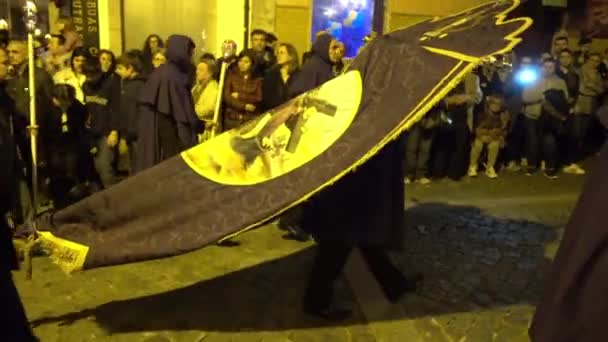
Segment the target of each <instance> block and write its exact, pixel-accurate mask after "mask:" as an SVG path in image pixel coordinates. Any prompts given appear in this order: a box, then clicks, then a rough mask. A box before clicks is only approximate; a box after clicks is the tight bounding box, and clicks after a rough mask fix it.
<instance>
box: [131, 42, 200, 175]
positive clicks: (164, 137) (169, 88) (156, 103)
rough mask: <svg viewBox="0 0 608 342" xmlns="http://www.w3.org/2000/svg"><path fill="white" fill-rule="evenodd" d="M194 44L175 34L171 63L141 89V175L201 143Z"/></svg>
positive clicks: (169, 49)
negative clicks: (195, 98) (193, 88)
mask: <svg viewBox="0 0 608 342" xmlns="http://www.w3.org/2000/svg"><path fill="white" fill-rule="evenodd" d="M193 49H194V43H193V42H192V40H191V39H190V38H188V37H186V36H180V35H173V36H171V37H169V41H168V43H167V64H165V65H162V66H161V67H159V68H158V69H156V70H154V72H152V74H151V75H150V76H149V77H148V80H147V81H146V83H145V84H144V86H143V87H142V88H141V91H140V96H139V100H138V101H139V104H140V115H139V123H138V127H139V129H138V141H137V160H136V170H137V172H139V171H142V170H145V169H147V168H149V167H152V166H154V165H156V164H158V163H160V162H161V161H163V160H165V159H168V158H170V157H173V156H174V155H176V154H177V153H179V152H180V151H182V150H184V149H187V148H190V147H192V146H194V145H196V144H197V142H198V140H197V132H198V131H199V130H200V129H201V126H202V124H201V123H200V122H199V120H198V118H197V116H196V112H195V111H194V101H193V100H192V93H191V92H190V88H191V75H192V70H191V69H192V65H191V64H190V56H191V52H192V50H193Z"/></svg>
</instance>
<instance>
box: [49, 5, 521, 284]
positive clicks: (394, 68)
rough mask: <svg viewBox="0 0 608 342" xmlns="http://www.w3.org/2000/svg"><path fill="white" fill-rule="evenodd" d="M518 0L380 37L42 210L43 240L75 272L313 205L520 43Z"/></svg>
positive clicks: (208, 239) (213, 237)
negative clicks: (113, 180)
mask: <svg viewBox="0 0 608 342" xmlns="http://www.w3.org/2000/svg"><path fill="white" fill-rule="evenodd" d="M518 4H519V1H515V0H513V1H497V2H496V1H493V2H491V3H488V4H486V5H483V6H479V7H476V8H475V9H472V10H469V11H465V12H463V13H459V14H455V15H453V16H450V17H446V18H442V19H437V20H432V21H426V22H422V23H419V24H417V25H414V26H411V27H408V28H406V29H402V30H398V31H395V32H391V33H390V34H388V35H386V36H382V37H379V38H377V39H375V40H373V41H372V42H370V43H369V45H368V46H366V47H365V48H363V50H362V52H361V53H360V54H359V55H358V56H357V57H356V58H355V60H354V61H353V64H352V66H351V71H349V72H348V73H346V74H344V75H342V76H340V77H338V78H336V79H334V80H332V81H330V82H328V83H326V84H324V85H322V86H320V87H319V88H317V89H314V90H311V91H309V92H307V93H304V94H302V95H301V96H299V97H298V98H295V99H293V100H292V101H291V102H288V103H286V104H285V105H282V106H280V107H279V108H276V109H274V110H271V111H270V112H268V113H266V114H263V115H262V116H261V117H260V118H258V119H257V120H254V121H252V122H250V123H247V124H245V125H244V126H242V127H240V128H237V129H234V130H232V131H228V132H225V133H223V134H222V135H219V136H217V137H215V138H214V139H211V140H208V141H206V142H204V143H202V144H200V145H199V146H196V147H194V148H192V149H189V150H187V151H185V152H183V153H182V154H181V155H180V156H176V157H174V158H171V159H169V160H166V161H164V162H163V163H161V164H159V165H157V166H155V167H153V168H150V169H148V170H145V171H144V172H142V173H140V174H137V175H136V176H134V177H131V178H128V179H126V180H125V181H123V182H121V183H119V184H116V185H114V186H112V187H110V188H109V189H106V190H104V191H101V192H98V193H95V194H93V195H92V196H90V197H89V198H86V199H84V200H82V201H80V202H78V203H75V204H74V205H71V206H69V207H67V208H65V209H62V210H60V211H58V212H56V213H53V214H47V215H45V216H43V217H41V218H40V219H39V222H38V227H39V228H40V231H39V234H40V237H41V240H42V241H43V245H44V246H45V247H46V249H48V250H49V251H50V254H51V257H52V258H53V259H54V260H55V261H56V262H57V263H58V264H59V265H60V266H61V267H62V268H63V269H64V270H66V271H67V272H72V271H78V270H83V269H90V268H95V267H100V266H108V265H117V264H123V263H128V262H135V261H140V260H149V259H153V258H160V257H167V256H172V255H176V254H181V253H186V252H188V251H192V250H195V249H199V248H202V247H204V246H206V245H208V244H211V243H214V242H216V241H218V240H220V239H223V238H226V237H228V236H231V235H233V234H238V233H242V232H244V231H246V230H247V229H251V228H254V227H257V226H259V225H261V224H263V223H265V222H268V220H270V219H272V218H274V217H277V216H278V215H280V214H281V213H283V212H285V211H286V210H289V209H290V208H293V207H294V206H297V205H300V204H302V203H304V202H306V201H308V200H309V199H311V198H313V199H312V200H313V201H314V197H313V196H315V195H316V194H318V193H320V192H322V191H323V190H324V189H325V188H327V187H331V186H332V185H333V184H334V183H336V182H340V180H341V178H342V177H344V176H345V175H347V174H349V173H351V172H357V169H358V167H360V166H362V165H363V164H364V163H366V162H367V161H369V160H370V159H371V158H374V157H375V156H376V155H377V154H378V153H379V152H380V151H381V150H382V149H383V148H384V147H385V146H386V145H387V144H389V143H390V142H391V141H394V140H395V139H398V138H399V136H400V135H401V133H403V131H404V130H407V129H408V128H409V127H411V126H412V125H413V124H414V123H415V122H416V121H418V120H420V119H421V118H422V117H423V116H424V115H425V114H426V113H427V112H428V111H429V110H430V109H431V108H433V107H434V106H436V105H437V103H438V102H439V101H440V100H442V99H443V98H445V96H446V95H448V93H449V92H450V91H451V90H452V89H453V88H454V87H456V86H457V85H458V84H460V83H461V82H463V80H464V79H465V77H466V75H467V74H469V73H470V72H472V71H473V70H474V68H476V67H477V66H478V65H479V64H481V62H482V61H483V60H484V59H485V58H487V57H488V56H491V55H496V54H504V53H506V52H508V51H510V50H511V49H512V48H513V47H514V46H515V45H516V44H517V43H519V42H520V40H521V39H520V38H519V35H520V34H521V33H522V32H523V31H524V30H526V29H527V28H528V27H530V25H531V24H532V21H531V20H530V19H528V18H515V19H510V20H507V19H506V18H507V14H508V13H509V12H510V11H512V10H513V9H514V8H515V7H517V5H518ZM142 119H144V120H145V119H149V118H142ZM361 200H362V201H366V200H368V199H366V198H362V199H361Z"/></svg>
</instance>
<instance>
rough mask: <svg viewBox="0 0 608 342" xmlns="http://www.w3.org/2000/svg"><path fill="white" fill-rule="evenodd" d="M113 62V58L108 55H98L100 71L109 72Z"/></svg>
mask: <svg viewBox="0 0 608 342" xmlns="http://www.w3.org/2000/svg"><path fill="white" fill-rule="evenodd" d="M113 62H114V61H113V58H112V56H111V55H110V54H109V53H102V54H100V55H99V64H100V65H101V71H103V72H108V71H110V68H111V67H112V63H113Z"/></svg>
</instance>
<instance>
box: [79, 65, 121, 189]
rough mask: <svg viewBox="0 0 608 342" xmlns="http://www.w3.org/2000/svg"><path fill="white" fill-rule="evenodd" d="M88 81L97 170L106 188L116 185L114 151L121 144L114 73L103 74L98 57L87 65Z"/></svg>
mask: <svg viewBox="0 0 608 342" xmlns="http://www.w3.org/2000/svg"><path fill="white" fill-rule="evenodd" d="M84 73H85V75H86V77H87V81H86V82H85V83H84V85H83V87H82V88H83V92H84V102H85V105H86V107H87V111H88V112H89V115H90V131H91V135H92V136H93V139H94V141H95V144H96V151H95V169H96V170H97V173H98V174H99V177H100V178H101V183H102V184H103V186H104V188H108V187H110V186H112V185H114V184H115V183H116V181H117V180H116V174H115V172H114V167H113V163H114V155H115V148H116V145H117V144H118V122H117V121H118V120H117V118H116V113H114V111H113V110H112V109H113V108H114V107H115V106H114V104H113V101H116V99H115V98H114V96H112V95H113V94H114V92H115V89H114V87H115V82H114V80H113V79H112V74H109V73H104V72H102V71H101V65H100V64H99V60H98V59H97V58H88V59H87V61H86V64H85V66H84Z"/></svg>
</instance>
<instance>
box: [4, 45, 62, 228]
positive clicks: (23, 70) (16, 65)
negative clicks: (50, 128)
mask: <svg viewBox="0 0 608 342" xmlns="http://www.w3.org/2000/svg"><path fill="white" fill-rule="evenodd" d="M7 50H8V59H9V62H10V64H11V68H12V74H13V77H12V78H11V79H10V80H9V81H8V83H7V91H8V94H9V95H10V97H11V98H12V99H13V101H14V102H15V114H16V115H15V116H14V117H13V129H14V137H15V143H16V144H17V146H18V149H19V151H20V152H21V153H20V155H21V158H22V159H23V162H24V163H25V169H26V170H27V173H26V175H25V179H22V180H20V182H21V184H22V185H21V186H20V187H19V191H20V195H19V202H20V203H19V206H20V207H21V213H20V214H21V217H20V221H23V222H26V221H29V220H30V219H31V218H32V217H33V216H34V208H33V207H32V200H31V186H32V185H31V182H32V154H31V148H32V147H31V141H30V137H29V134H28V132H27V126H29V123H30V110H29V101H30V96H29V90H28V89H29V69H28V68H29V67H28V58H27V44H26V42H24V41H20V40H13V41H11V42H10V43H9V45H8V49H7ZM34 70H35V71H34V75H35V79H36V113H37V117H38V118H42V117H44V115H45V112H46V111H47V110H48V109H49V108H51V91H52V87H53V80H52V79H51V77H50V76H49V74H48V73H47V72H46V71H45V70H44V69H41V68H35V69H34ZM41 129H43V128H42V127H41ZM38 145H39V147H42V146H40V144H38ZM38 151H39V156H38V165H39V166H42V165H44V160H45V156H44V150H43V149H41V148H39V149H38ZM28 187H29V189H28Z"/></svg>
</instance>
